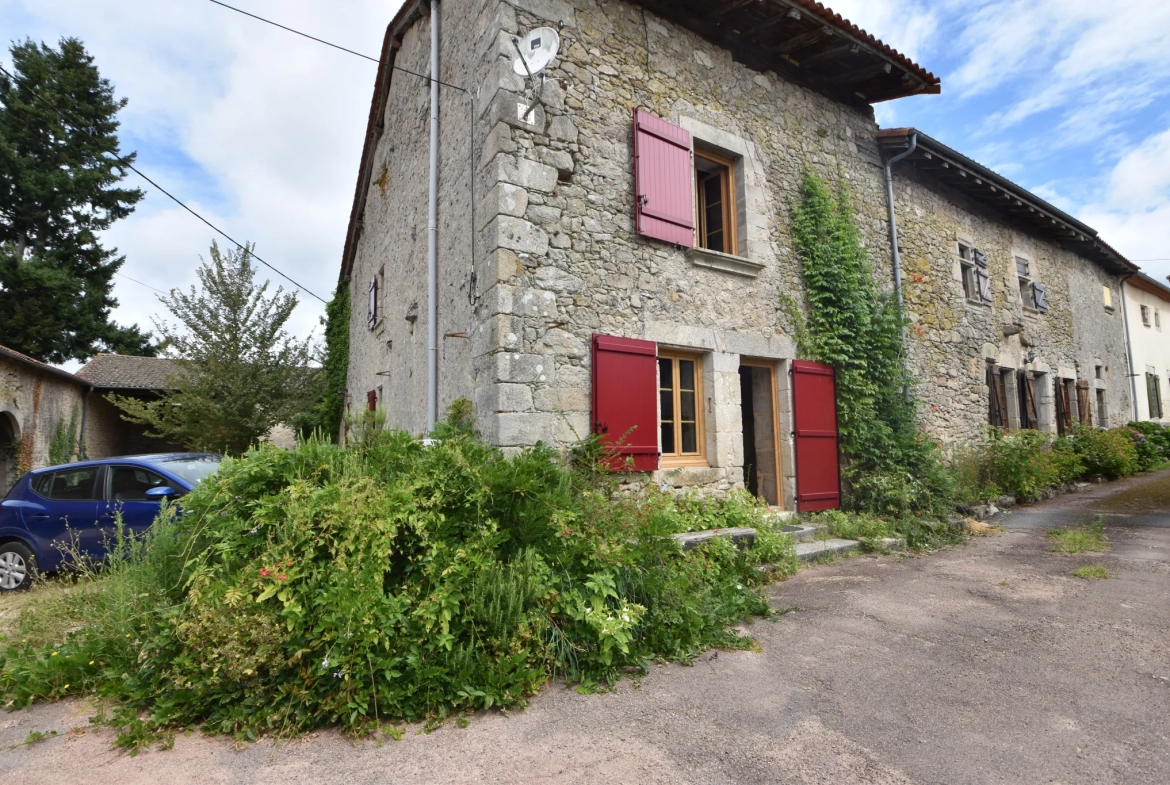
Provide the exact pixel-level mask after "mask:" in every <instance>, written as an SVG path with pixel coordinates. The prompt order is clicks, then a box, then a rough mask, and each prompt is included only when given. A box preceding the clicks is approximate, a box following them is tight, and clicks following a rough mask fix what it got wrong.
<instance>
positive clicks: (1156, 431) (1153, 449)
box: [1127, 421, 1170, 472]
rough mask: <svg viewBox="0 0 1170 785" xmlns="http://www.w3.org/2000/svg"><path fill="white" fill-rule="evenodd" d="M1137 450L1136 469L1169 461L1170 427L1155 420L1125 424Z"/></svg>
mask: <svg viewBox="0 0 1170 785" xmlns="http://www.w3.org/2000/svg"><path fill="white" fill-rule="evenodd" d="M1127 428H1128V430H1129V437H1130V438H1131V439H1133V445H1134V449H1135V450H1136V451H1137V460H1138V471H1143V472H1144V471H1147V470H1149V469H1152V468H1154V467H1155V466H1160V465H1161V464H1163V463H1165V462H1166V461H1170V428H1167V427H1166V426H1165V425H1161V424H1159V423H1156V422H1148V421H1146V422H1131V423H1130V424H1129V425H1128V426H1127Z"/></svg>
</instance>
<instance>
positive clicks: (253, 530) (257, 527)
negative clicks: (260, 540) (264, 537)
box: [248, 526, 260, 534]
mask: <svg viewBox="0 0 1170 785" xmlns="http://www.w3.org/2000/svg"><path fill="white" fill-rule="evenodd" d="M258 531H260V527H259V526H253V527H252V531H250V532H248V534H255V533H256V532H258Z"/></svg>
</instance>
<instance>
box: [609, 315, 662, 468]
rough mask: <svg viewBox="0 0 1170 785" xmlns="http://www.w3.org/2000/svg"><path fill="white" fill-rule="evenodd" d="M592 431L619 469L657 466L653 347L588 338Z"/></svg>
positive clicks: (655, 349) (655, 357) (655, 347)
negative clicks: (590, 344)
mask: <svg viewBox="0 0 1170 785" xmlns="http://www.w3.org/2000/svg"><path fill="white" fill-rule="evenodd" d="M593 432H594V433H599V434H602V435H603V441H604V442H605V443H606V444H607V445H608V446H609V447H610V449H612V450H613V452H614V453H616V455H617V456H619V457H618V458H615V459H614V460H613V462H612V463H611V467H612V468H613V469H614V470H615V471H624V470H625V469H626V467H627V461H626V459H627V458H631V459H633V471H636V472H651V471H654V470H656V469H657V468H658V344H656V343H654V342H653V341H638V340H634V339H632V338H613V337H611V336H608V335H594V336H593Z"/></svg>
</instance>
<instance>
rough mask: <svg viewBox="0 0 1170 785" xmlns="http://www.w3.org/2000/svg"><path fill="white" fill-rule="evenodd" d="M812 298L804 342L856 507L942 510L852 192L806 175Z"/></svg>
mask: <svg viewBox="0 0 1170 785" xmlns="http://www.w3.org/2000/svg"><path fill="white" fill-rule="evenodd" d="M792 221H793V239H794V240H795V243H796V247H797V250H798V251H799V253H800V259H801V264H802V272H803V276H804V283H805V287H806V291H807V296H808V311H807V316H805V317H803V318H798V320H797V322H798V328H797V341H798V343H799V345H800V350H801V353H802V354H803V355H804V356H806V357H808V358H809V359H813V360H817V361H820V362H823V363H827V364H829V365H832V366H833V368H834V370H835V372H836V379H837V413H838V423H839V429H840V444H841V452H842V454H843V455H844V457H845V458H846V466H845V474H844V477H845V479H846V481H847V484H848V486H849V488H850V490H851V500H852V503H853V505H854V506H856V507H859V508H862V509H867V510H870V511H874V512H880V513H884V514H894V515H905V514H909V513H912V512H925V511H931V512H935V513H940V512H943V511H945V509H946V507H947V504H948V501H949V489H950V483H949V480H948V477H947V474H946V472H945V470H944V468H943V466H942V463H941V461H940V460H939V457H938V454H937V447H936V445H935V444H934V443H933V442H931V441H930V440H928V439H927V438H926V437H925V436H924V435H923V434H922V433H921V432H920V430H919V427H918V417H917V410H916V404H915V402H914V400H913V398H912V397H911V396H910V395H909V394H908V391H909V390H910V389H912V388H911V384H912V381H913V380H912V378H911V377H910V375H909V373H908V371H907V370H906V368H905V364H904V359H903V351H904V344H903V328H904V318H903V315H902V311H901V308H900V307H899V305H898V302H897V300H896V299H895V298H894V297H893V296H891V295H889V294H886V293H885V292H883V291H882V290H881V288H880V287H879V286H878V284H877V282H876V281H875V280H874V277H873V265H872V263H871V262H870V259H869V255H868V253H867V251H866V249H865V247H864V246H863V245H862V244H861V236H860V234H859V232H858V230H857V225H856V223H855V222H854V219H853V209H852V205H851V204H850V196H849V191H848V188H847V187H846V186H845V185H844V184H842V185H841V186H840V187H839V189H838V190H837V192H836V193H833V192H832V191H831V190H830V189H829V187H828V186H827V185H826V184H825V182H824V181H823V180H821V179H820V178H818V177H816V176H815V175H813V174H806V175H805V181H804V186H803V189H802V194H801V201H800V203H799V204H797V205H796V206H795V207H794V208H793V211H792Z"/></svg>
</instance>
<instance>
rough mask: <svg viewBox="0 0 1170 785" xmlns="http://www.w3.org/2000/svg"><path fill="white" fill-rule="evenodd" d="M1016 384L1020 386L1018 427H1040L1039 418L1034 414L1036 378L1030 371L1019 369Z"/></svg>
mask: <svg viewBox="0 0 1170 785" xmlns="http://www.w3.org/2000/svg"><path fill="white" fill-rule="evenodd" d="M1017 378H1018V386H1019V388H1020V427H1021V428H1032V429H1036V428H1039V427H1040V418H1039V417H1038V416H1037V414H1036V378H1035V376H1033V374H1032V372H1031V371H1023V370H1021V371H1019V373H1018V376H1017Z"/></svg>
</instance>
